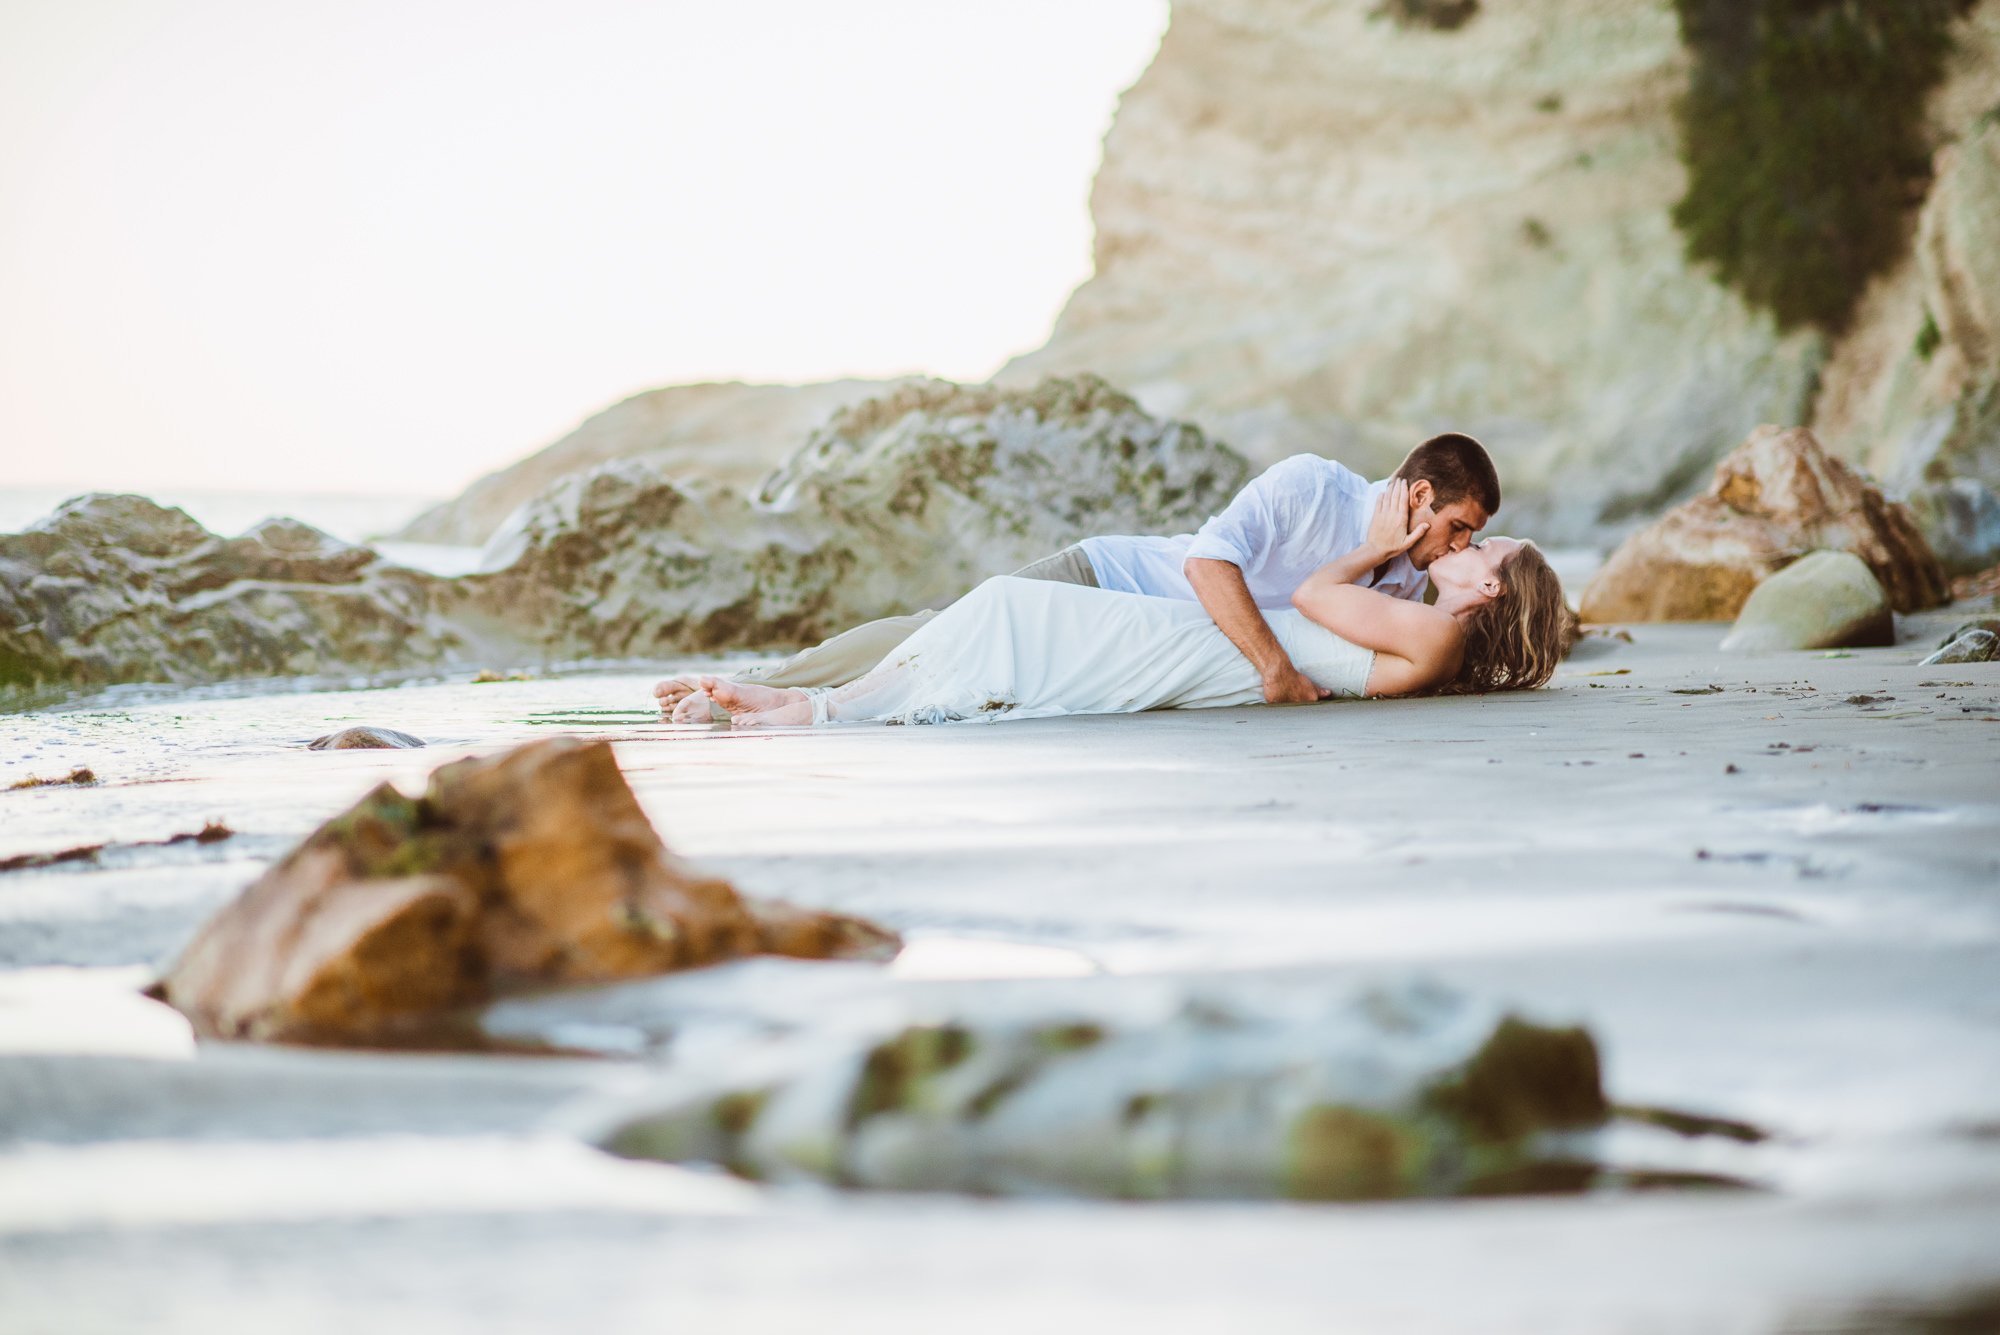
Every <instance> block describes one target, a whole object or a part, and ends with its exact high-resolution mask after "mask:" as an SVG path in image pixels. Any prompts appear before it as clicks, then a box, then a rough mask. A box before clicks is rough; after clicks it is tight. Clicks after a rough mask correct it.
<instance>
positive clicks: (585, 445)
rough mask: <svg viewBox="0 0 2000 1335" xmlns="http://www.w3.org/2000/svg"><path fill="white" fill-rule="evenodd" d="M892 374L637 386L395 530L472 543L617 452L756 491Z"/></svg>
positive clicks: (676, 473)
mask: <svg viewBox="0 0 2000 1335" xmlns="http://www.w3.org/2000/svg"><path fill="white" fill-rule="evenodd" d="M897 383H899V382H896V381H887V380H831V381H826V382H824V383H821V384H811V385H743V384H734V383H731V384H709V385H675V386H672V387H670V388H667V389H656V390H650V391H648V392H647V393H644V394H635V395H633V396H632V397H631V398H629V399H625V400H623V401H621V402H619V403H615V404H613V405H612V406H611V407H609V408H606V409H605V410H604V411H603V412H600V413H597V414H595V415H593V416H592V417H590V418H588V419H587V420H586V421H585V422H584V423H583V425H581V426H579V427H578V428H577V429H576V430H574V431H572V432H570V433H569V434H568V435H567V436H564V437H563V438H562V439H561V440H558V441H556V442H555V443H554V444H553V445H550V446H548V447H547V448H545V449H541V450H538V451H536V452H535V453H534V454H531V455H529V456H528V457H527V458H525V459H523V460H521V461H520V462H519V463H517V464H513V465H512V466H510V467H507V468H503V469H501V470H500V471H499V472H496V473H489V474H488V475H487V476H485V477H483V478H481V479H479V481H477V482H475V483H473V484H472V485H471V486H470V487H468V488H467V489H466V490H465V491H464V492H463V493H462V494H460V495H459V496H457V497H456V498H454V499H452V500H450V501H447V502H445V503H444V504H443V505H439V506H436V507H434V508H432V509H430V510H426V511H425V512H424V513H423V514H421V515H419V516H417V517H416V518H415V519H413V520H411V521H410V523H409V524H408V525H407V526H406V527H405V528H404V529H403V531H402V532H400V533H398V534H397V535H396V536H397V537H399V538H401V539H403V540H404V541H406V542H441V543H450V544H453V545H457V546H467V547H477V546H480V545H482V544H484V543H485V542H486V540H487V539H488V538H490V537H492V536H493V534H494V532H495V531H496V530H497V529H499V527H500V526H501V524H502V523H503V522H504V521H505V520H506V519H507V517H508V516H509V515H511V514H513V513H514V511H516V510H518V509H520V508H521V507H522V506H523V505H525V504H527V503H528V502H529V501H532V500H534V499H535V498H536V497H537V496H540V495H541V494H542V493H543V492H545V491H547V490H548V489H549V488H550V487H552V486H554V485H555V484H556V483H557V482H559V481H561V480H562V479H563V478H565V477H569V476H571V475H573V474H576V473H583V472H588V471H589V470H590V469H592V468H595V467H597V466H598V465H599V464H604V463H610V462H612V461H614V460H619V459H642V460H644V461H646V462H647V463H649V464H651V465H653V466H654V467H655V468H657V469H658V470H659V471H660V472H662V473H665V474H667V475H669V476H672V477H684V478H690V479H696V478H698V479H701V480H703V481H706V482H714V483H720V484H721V485H723V486H726V487H731V488H733V489H735V490H738V491H744V492H749V491H754V490H755V489H756V487H757V484H758V483H759V482H760V481H762V480H763V478H764V475H765V474H766V473H768V472H770V471H771V470H772V469H773V468H775V467H777V466H778V465H779V464H780V463H782V462H783V461H784V460H785V459H786V458H787V457H789V456H790V455H791V454H792V452H793V451H795V450H796V449H798V447H799V444H800V442H801V441H803V440H804V439H805V438H806V436H807V435H808V434H810V433H811V432H812V430H813V429H814V428H815V427H818V426H820V425H822V424H823V423H825V421H826V419H827V418H828V417H830V416H832V415H833V414H834V413H835V412H836V411H838V410H839V409H841V408H846V407H850V406H852V405H853V404H856V403H859V402H860V401H862V400H863V399H867V398H873V397H875V396H876V395H879V394H884V393H887V392H889V391H890V390H892V389H894V388H895V387H896V385H897Z"/></svg>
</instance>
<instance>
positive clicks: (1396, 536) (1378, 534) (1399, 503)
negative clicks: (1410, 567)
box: [1368, 478, 1431, 565]
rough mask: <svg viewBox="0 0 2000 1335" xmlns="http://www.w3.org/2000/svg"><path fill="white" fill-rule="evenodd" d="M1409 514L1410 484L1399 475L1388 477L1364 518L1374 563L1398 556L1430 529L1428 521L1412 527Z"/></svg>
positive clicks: (1414, 544)
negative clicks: (1366, 517)
mask: <svg viewBox="0 0 2000 1335" xmlns="http://www.w3.org/2000/svg"><path fill="white" fill-rule="evenodd" d="M1411 517H1412V516H1411V514H1410V484H1409V483H1407V482H1405V481H1404V480H1403V479H1401V478H1391V479H1389V485H1388V486H1386V487H1384V488H1382V494H1381V495H1380V496H1378V497H1376V498H1375V513H1374V514H1373V515H1371V516H1369V519H1368V545H1369V547H1370V548H1372V549H1373V550H1374V555H1375V563H1376V564H1377V565H1380V564H1381V563H1382V562H1384V561H1389V560H1393V559H1395V558H1396V557H1398V556H1401V555H1402V554H1403V553H1404V552H1407V551H1409V550H1410V548H1412V547H1414V546H1416V545H1417V542H1418V540H1420V539H1421V538H1422V537H1423V536H1424V534H1426V533H1428V532H1430V528H1431V526H1430V525H1429V524H1428V523H1419V524H1417V525H1416V526H1414V527H1412V526H1411V523H1410V520H1411Z"/></svg>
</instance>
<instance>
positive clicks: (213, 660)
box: [0, 494, 464, 685]
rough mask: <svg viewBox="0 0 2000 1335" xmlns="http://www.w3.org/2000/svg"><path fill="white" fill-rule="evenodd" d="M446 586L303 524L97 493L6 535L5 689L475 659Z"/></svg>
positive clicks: (0, 574)
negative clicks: (442, 608)
mask: <svg viewBox="0 0 2000 1335" xmlns="http://www.w3.org/2000/svg"><path fill="white" fill-rule="evenodd" d="M441 583H442V581H439V580H437V579H436V578H435V577H433V576H430V575H425V574H422V573H420V572H418V571H414V570H405V569H403V568H401V567H399V566H395V565H392V564H390V563H388V562H386V561H383V560H382V559H381V558H380V557H378V556H377V555H376V554H375V553H374V552H373V551H371V550H369V549H368V548H365V547H354V546H349V545H348V544H346V543H344V542H341V541H339V540H338V539H336V538H332V537H329V536H328V535H326V534H324V533H322V532H320V531H319V530H318V529H315V528H312V527H310V526H309V525H306V524H301V523H299V522H297V521H296V520H290V519H270V520H266V521H265V522H264V523H262V524H259V525H258V526H257V527H256V528H253V529H251V530H250V531H249V532H248V533H245V534H243V535H242V536H241V537H236V538H224V537H218V536H217V535H215V534H213V533H210V532H209V531H208V530H207V529H205V528H203V527H202V526H201V525H200V524H198V523H196V522H195V521H194V520H193V519H191V518H189V517H188V515H187V514H186V513H185V512H183V511H181V510H174V509H168V508H166V507H164V506H160V505H155V504H154V503H153V502H151V501H149V500H147V499H145V498H144V497H142V496H112V495H103V494H92V495H88V496H80V497H78V498H76V499H75V500H72V501H70V502H68V503H67V504H65V505H63V506H62V507H61V508H59V509H58V510H56V512H55V513H54V514H52V515H50V516H49V517H48V518H47V519H44V520H42V521H41V522H40V523H38V524H36V525H35V526H34V527H32V528H30V529H28V530H27V531H26V532H23V533H17V534H5V535H0V685H8V684H22V683H32V682H51V683H68V684H75V685H83V684H95V683H103V682H119V681H170V682H200V681H212V680H215V679H217V678H222V677H258V676H277V675H283V674H297V673H314V672H371V671H379V670H382V669H386V668H396V667H402V666H405V665H407V664H410V663H412V662H430V661H446V660H450V659H451V658H453V657H454V656H455V655H456V654H457V653H458V652H459V651H460V650H461V649H463V648H464V640H463V639H462V638H461V635H460V633H459V629H458V628H457V627H455V626H454V625H453V624H452V623H451V622H450V621H449V620H448V619H447V618H445V617H443V616H441V615H440V614H439V610H438V607H437V599H436V595H437V592H438V589H439V586H440V584H441Z"/></svg>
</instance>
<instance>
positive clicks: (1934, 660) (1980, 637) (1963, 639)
mask: <svg viewBox="0 0 2000 1335" xmlns="http://www.w3.org/2000/svg"><path fill="white" fill-rule="evenodd" d="M1996 658H2000V633H1996V632H1995V631H1993V630H1987V629H1985V628H1983V627H1975V628H1972V629H1969V630H1962V631H1960V632H1958V633H1956V634H1955V635H1953V637H1952V638H1951V639H1949V640H1947V641H1945V643H1944V644H1943V646H1941V647H1940V648H1939V649H1938V650H1937V652H1936V653H1933V654H1932V655H1931V656H1930V657H1928V658H1926V659H1924V660H1923V661H1922V662H1921V663H1919V664H1918V666H1919V667H1937V666H1940V665H1942V664H1945V663H1991V662H1992V661H1993V660H1994V659H1996Z"/></svg>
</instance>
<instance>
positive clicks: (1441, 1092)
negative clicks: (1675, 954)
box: [599, 987, 1611, 1200]
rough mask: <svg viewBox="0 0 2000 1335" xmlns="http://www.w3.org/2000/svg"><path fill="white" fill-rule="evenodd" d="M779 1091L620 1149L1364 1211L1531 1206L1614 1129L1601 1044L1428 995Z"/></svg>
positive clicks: (822, 1075) (1004, 1052)
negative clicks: (1459, 1197) (1609, 1125)
mask: <svg viewBox="0 0 2000 1335" xmlns="http://www.w3.org/2000/svg"><path fill="white" fill-rule="evenodd" d="M1010 1009H1012V1010H1013V1012H1014V1013H1012V1014H1009V1010H1010ZM774 1066H775V1068H776V1069H775V1070H774V1069H773V1067H774ZM758 1069H760V1070H761V1071H763V1072H764V1074H762V1075H760V1076H759V1077H758V1078H755V1079H751V1080H748V1081H747V1082H730V1081H710V1082H707V1083H703V1082H700V1081H696V1082H694V1085H693V1086H692V1087H688V1088H683V1089H681V1090H678V1091H674V1092H669V1093H667V1094H665V1095H664V1096H662V1097H661V1098H660V1100H659V1106H655V1107H650V1108H645V1109H641V1110H637V1111H633V1110H629V1109H628V1110H627V1111H626V1112H625V1113H624V1114H623V1115H621V1116H619V1117H614V1118H613V1119H611V1121H612V1125H610V1126H609V1127H608V1128H606V1129H605V1130H604V1131H603V1133H602V1134H601V1136H600V1137H599V1138H600V1140H601V1142H602V1143H603V1144H604V1145H605V1147H606V1148H608V1149H610V1150H612V1151H613V1152H614V1153H618V1154H622V1155H626V1156H628V1157H642V1158H658V1159H667V1160H673V1161H697V1162H708V1163H715V1164H722V1165H727V1166H728V1167H730V1168H732V1169H733V1170H735V1171H737V1172H740V1173H744V1174H747V1175H750V1176H753V1177H756V1178H759V1179H761V1180H767V1181H788V1180H807V1181H817V1182H823V1183H828V1184H836V1185H844V1186H851V1187H863V1188H879V1189H885V1190H894V1191H955V1192H972V1193H977V1194H981V1195H991V1194H1006V1193H1028V1194H1033V1195H1049V1194H1061V1195H1074V1196H1099V1197H1115V1198H1127V1199H1135V1198H1136V1199H1162V1198H1175V1199H1182V1198H1249V1199H1275V1198H1283V1197H1291V1198H1295V1199H1304V1200H1361V1199H1382V1198H1388V1197H1399V1196H1447V1195H1454V1194H1460V1193H1478V1192H1482V1191H1486V1190H1504V1189H1508V1188H1509V1187H1512V1188H1513V1189H1529V1188H1531V1187H1532V1186H1533V1185H1534V1184H1535V1183H1536V1182H1537V1181H1538V1174H1537V1169H1538V1168H1550V1169H1554V1168H1555V1167H1556V1165H1555V1164H1554V1163H1553V1160H1555V1159H1557V1158H1560V1157H1567V1159H1568V1161H1569V1166H1570V1168H1571V1170H1574V1169H1575V1168H1576V1166H1577V1164H1578V1161H1579V1155H1578V1150H1579V1148H1580V1147H1579V1146H1577V1145H1575V1144H1572V1145H1570V1146H1568V1147H1567V1154H1566V1156H1564V1155H1562V1154H1558V1153H1555V1152H1552V1151H1551V1150H1550V1149H1549V1148H1548V1147H1545V1146H1544V1145H1543V1144H1542V1143H1541V1139H1540V1138H1541V1137H1542V1136H1543V1135H1544V1134H1545V1133H1549V1132H1565V1131H1566V1132H1588V1131H1590V1130H1593V1129H1595V1128H1597V1127H1599V1126H1601V1125H1603V1124H1604V1123H1605V1122H1606V1120H1607V1119H1608V1117H1609V1116H1610V1112H1611V1109H1610V1106H1609V1104H1608V1102H1607V1100H1606V1098H1605V1095H1604V1091H1603V1088H1602V1086H1601V1083H1600V1078H1599V1058H1598V1051H1597V1046H1596V1044H1595V1043H1594V1042H1593V1041H1592V1039H1591V1037H1590V1035H1589V1033H1588V1032H1586V1031H1584V1030H1582V1029H1575V1028H1545V1027H1542V1026H1539V1025H1536V1024H1532V1023H1529V1022H1527V1021H1524V1020H1521V1019H1519V1018H1516V1017H1514V1016H1508V1015H1499V1014H1496V1013H1494V1012H1493V1011H1491V1010H1488V1009H1486V1008H1484V1007H1481V1006H1477V1005H1474V1004H1471V1003H1469V1002H1467V1001H1466V1000H1465V999H1464V998H1462V997H1459V996H1457V995H1456V994H1453V993H1448V992H1443V991H1440V990H1438V989H1433V988H1423V987H1415V988H1401V989H1393V990H1382V991H1376V992H1371V993H1368V994H1366V995H1363V996H1361V997H1357V998H1349V999H1347V1000H1345V1001H1343V1002H1341V1003H1340V1004H1338V1005H1336V1006H1333V1007H1320V1006H1311V1007H1305V1006H1295V1007H1292V1008H1289V1009H1288V1010H1285V1011H1273V1012H1269V1013H1260V1012H1257V1011H1249V1010H1239V1009H1237V1008H1235V1007H1233V1006H1230V1005H1228V1004H1226V1003H1219V1002H1216V1001H1214V1000H1212V999H1207V998H1201V997H1190V998H1189V999H1188V1000H1187V1001H1186V1002H1185V1003H1184V1004H1183V1005H1182V1006H1180V1007H1179V1008H1178V1009H1177V1010H1176V1011H1174V1012H1173V1013H1170V1014H1168V1015H1165V1016H1163V1017H1161V1018H1159V1019H1158V1020H1156V1021H1154V1022H1151V1023H1146V1022H1133V1023H1129V1024H1119V1023H1117V1022H1115V1021H1107V1020H1106V1019H1104V1018H1102V1017H1100V1016H1098V1015H1095V1014H1092V1013H1090V1012H1088V1011H1080V1012H1076V1013H1072V1014H1069V1015H1067V1016H1065V1015H1062V1014H1054V1015H1048V1014H1036V1013H1034V1011H1033V1010H1025V1011H1024V1010H1021V1009H1020V1008H1009V1007H1007V1006H1003V1005H991V1006H983V1007H982V1006H979V1005H977V1004H967V1005H961V1006H960V1007H958V1008H956V1009H954V1010H953V1011H952V1012H951V1013H949V1014H947V1015H941V1016H939V1017H938V1018H936V1019H933V1020H930V1021H927V1022H923V1023H917V1024H911V1025H905V1026H902V1027H900V1028H895V1029H891V1030H889V1031H888V1032H883V1033H879V1034H874V1035H869V1034H866V1033H863V1034H855V1033H852V1032H819V1031H814V1032H811V1033H809V1034H806V1035H801V1036H799V1037H798V1038H797V1039H796V1041H795V1042H794V1043H793V1044H792V1046H791V1047H790V1048H788V1049H784V1050H782V1051H780V1052H779V1053H778V1054H775V1055H773V1056H771V1057H769V1058H768V1059H767V1061H766V1062H765V1063H763V1064H762V1065H761V1066H760V1067H759V1068H758ZM1543 1185H1547V1183H1546V1182H1545V1181H1544V1182H1543Z"/></svg>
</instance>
